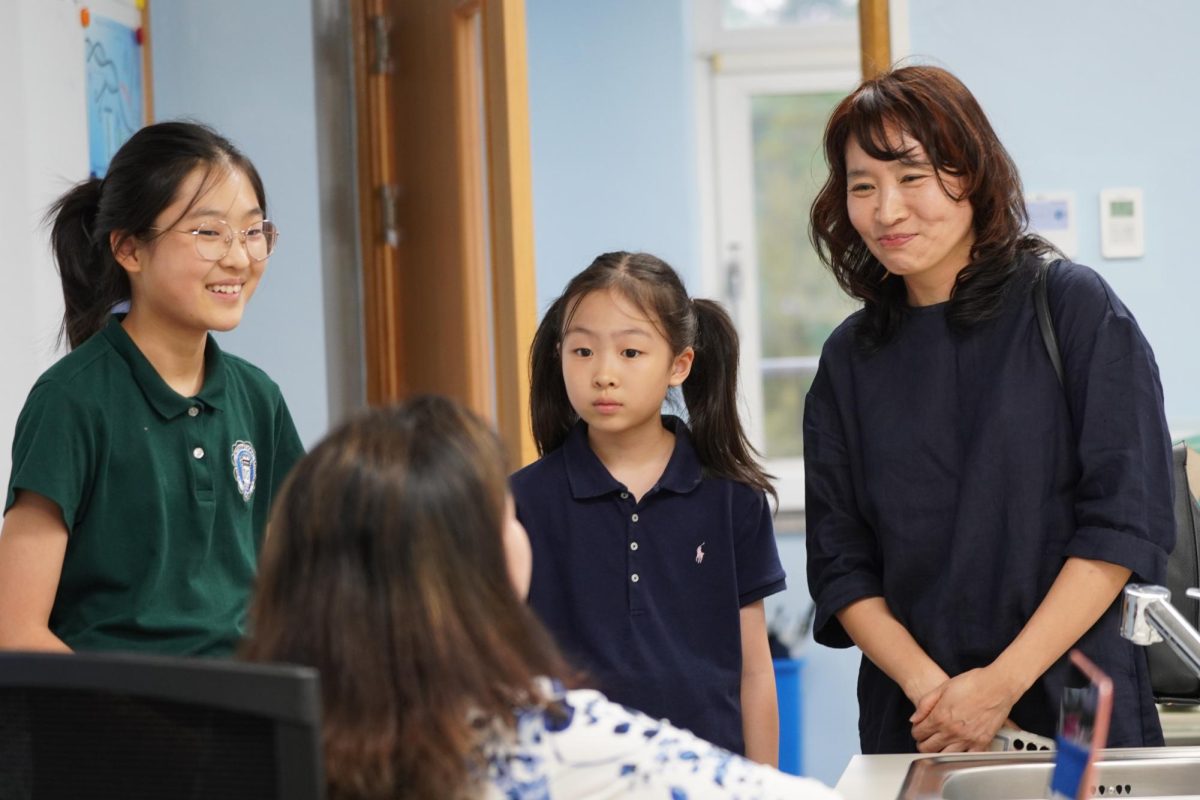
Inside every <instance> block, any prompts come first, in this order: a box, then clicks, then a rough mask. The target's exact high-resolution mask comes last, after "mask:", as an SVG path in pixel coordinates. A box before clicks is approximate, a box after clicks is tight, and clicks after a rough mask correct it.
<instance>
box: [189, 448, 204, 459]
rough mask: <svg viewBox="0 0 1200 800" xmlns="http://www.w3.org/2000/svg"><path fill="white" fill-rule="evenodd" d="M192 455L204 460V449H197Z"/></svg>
mask: <svg viewBox="0 0 1200 800" xmlns="http://www.w3.org/2000/svg"><path fill="white" fill-rule="evenodd" d="M192 455H194V456H195V457H196V458H204V448H203V447H197V448H196V449H195V450H193V451H192Z"/></svg>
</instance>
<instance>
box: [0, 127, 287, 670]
mask: <svg viewBox="0 0 1200 800" xmlns="http://www.w3.org/2000/svg"><path fill="white" fill-rule="evenodd" d="M266 206H267V203H266V195H265V193H264V191H263V185H262V180H261V179H260V178H259V175H258V172H257V171H256V170H255V168H254V165H253V164H251V163H250V161H249V159H247V158H246V157H245V156H244V155H242V153H241V152H239V151H238V150H237V149H236V148H235V147H234V146H233V145H232V144H231V143H230V142H229V141H228V140H226V139H224V138H223V137H221V136H219V135H218V134H217V133H215V132H214V131H212V130H210V129H209V128H206V127H204V126H202V125H197V124H194V123H187V122H163V123H158V124H155V125H150V126H148V127H145V128H142V129H141V130H139V131H138V132H137V133H135V134H134V135H133V136H132V137H131V138H130V139H129V140H128V141H127V142H126V143H125V144H124V145H123V146H122V147H121V148H120V150H119V151H118V152H117V153H116V155H115V156H113V159H112V163H111V165H110V166H109V169H108V173H107V175H106V177H105V178H104V179H103V180H99V179H96V178H92V179H90V180H87V181H84V182H82V183H80V184H78V185H77V186H75V187H74V188H72V189H71V190H70V191H68V192H67V193H66V194H64V195H63V196H62V197H61V198H60V199H59V200H58V201H57V202H56V203H55V204H54V206H53V208H52V209H51V211H50V214H49V215H48V216H49V217H50V218H52V219H53V231H52V235H51V243H52V245H53V250H54V257H55V260H56V262H57V264H58V269H59V272H60V274H61V277H62V284H63V297H64V300H65V301H66V312H65V315H64V318H63V331H64V334H65V336H66V338H67V340H68V341H69V344H70V347H71V348H72V350H71V352H70V353H69V354H67V355H66V356H64V357H63V358H62V359H60V360H59V361H58V362H57V363H56V364H54V365H53V366H52V367H50V369H48V370H47V371H46V372H45V373H44V374H43V375H42V376H41V377H40V378H39V379H38V381H37V383H36V384H34V387H33V390H32V391H31V392H30V394H29V397H28V399H27V400H26V403H25V407H24V408H23V409H22V411H21V414H20V417H19V418H18V420H17V429H16V435H15V436H14V439H13V460H12V461H13V468H12V476H11V479H10V481H9V486H8V496H7V499H6V501H5V505H4V508H5V517H4V528H3V532H2V534H0V648H6V649H23V650H68V649H79V650H136V651H153V652H159V653H165V654H176V655H229V654H231V653H232V652H233V649H234V647H235V645H236V643H237V641H238V639H239V638H240V637H241V635H242V633H243V630H244V626H245V616H246V606H247V604H248V602H249V596H250V589H251V584H252V581H253V578H254V571H255V568H256V565H257V556H258V547H259V543H260V542H261V539H262V535H263V530H264V526H265V523H266V518H267V511H268V507H269V505H270V502H271V498H272V496H273V494H274V492H275V489H276V487H277V486H278V484H279V483H281V482H282V479H283V476H284V475H285V474H286V473H287V471H288V469H289V468H290V467H291V465H292V464H293V462H295V460H296V459H297V458H299V457H300V456H301V455H302V454H303V448H302V446H301V444H300V439H299V437H298V436H297V435H296V429H295V426H294V425H293V424H292V419H291V416H290V415H289V413H288V409H287V406H286V405H285V403H284V401H283V397H282V396H281V395H280V393H279V388H278V387H277V386H276V385H275V383H274V382H272V381H271V379H270V378H268V377H267V376H266V375H265V374H264V373H263V372H262V371H261V370H259V369H257V368H256V367H253V366H251V365H250V364H248V363H246V362H245V361H243V360H241V359H239V358H237V357H235V356H231V355H229V354H227V353H224V352H222V351H221V349H220V348H219V347H218V346H217V343H216V341H214V340H213V338H212V336H211V335H209V331H228V330H231V329H233V328H234V327H236V326H237V324H238V323H239V322H240V321H241V319H242V313H243V311H244V309H245V307H246V303H247V302H249V300H250V297H251V295H252V294H253V293H254V290H255V288H256V287H257V286H258V282H259V280H261V278H262V275H263V272H264V270H265V269H266V265H267V258H268V257H269V256H270V255H271V253H272V251H273V250H274V248H275V243H276V239H277V237H278V230H277V228H276V227H275V224H274V223H273V222H271V221H270V220H268V219H267V218H266ZM123 301H128V302H129V309H128V313H125V314H119V313H112V309H113V308H114V307H115V306H117V305H118V304H119V303H121V302H123Z"/></svg>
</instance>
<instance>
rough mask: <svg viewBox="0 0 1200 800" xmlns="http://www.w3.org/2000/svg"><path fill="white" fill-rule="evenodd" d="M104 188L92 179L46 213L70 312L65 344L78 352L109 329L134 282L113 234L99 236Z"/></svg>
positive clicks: (66, 319)
mask: <svg viewBox="0 0 1200 800" xmlns="http://www.w3.org/2000/svg"><path fill="white" fill-rule="evenodd" d="M102 187H103V182H102V181H100V180H99V179H98V178H89V179H88V180H86V181H83V182H82V183H79V184H77V185H76V186H75V187H73V188H72V189H71V190H70V191H68V192H67V193H66V194H64V195H63V196H62V197H60V198H59V199H58V200H57V201H56V202H55V203H54V205H52V206H51V207H50V210H49V211H48V212H47V213H46V219H47V221H50V222H52V223H53V227H52V228H51V232H50V246H51V249H52V251H53V253H54V260H55V262H56V263H57V264H58V274H59V276H60V277H61V279H62V287H63V301H64V306H65V310H64V312H63V321H62V328H61V330H60V333H59V341H60V343H61V341H62V339H63V338H65V339H66V340H67V342H68V344H69V345H70V347H71V348H72V349H74V348H76V347H78V346H79V345H81V344H83V343H84V342H85V341H87V340H88V338H89V337H91V336H92V335H93V334H95V333H96V332H98V331H99V330H100V329H101V328H103V327H104V323H105V320H107V319H108V315H109V313H110V312H111V310H112V307H113V306H115V305H116V304H117V303H119V302H121V301H122V300H128V299H129V277H128V276H127V275H126V274H125V270H124V269H122V268H121V265H120V264H118V263H117V261H116V259H115V258H113V254H112V248H111V247H110V245H109V241H108V233H109V232H108V231H102V230H101V231H98V230H96V215H97V213H98V212H99V210H100V197H101V190H102Z"/></svg>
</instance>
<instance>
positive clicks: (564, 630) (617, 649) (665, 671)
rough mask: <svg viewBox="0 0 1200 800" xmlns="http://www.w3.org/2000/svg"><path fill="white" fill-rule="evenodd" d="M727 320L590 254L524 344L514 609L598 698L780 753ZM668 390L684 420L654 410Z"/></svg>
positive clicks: (649, 272) (755, 516) (763, 537)
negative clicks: (522, 581) (526, 364)
mask: <svg viewBox="0 0 1200 800" xmlns="http://www.w3.org/2000/svg"><path fill="white" fill-rule="evenodd" d="M737 362H738V338H737V331H736V330H735V329H734V327H733V323H732V321H731V320H730V319H729V316H728V315H727V314H726V313H725V312H724V311H723V310H722V309H721V307H720V306H719V305H717V304H716V303H714V302H712V301H709V300H693V299H691V298H689V297H688V294H687V291H686V290H685V289H684V287H683V283H682V282H681V281H680V279H679V276H678V275H676V273H675V271H674V270H673V269H671V267H670V266H668V265H667V264H666V263H664V262H663V261H661V260H660V259H658V258H655V257H654V256H652V255H649V254H646V253H622V252H619V253H605V254H604V255H601V256H599V257H598V258H596V259H595V261H593V262H592V264H591V266H589V267H588V268H587V269H585V270H584V271H583V272H581V273H580V274H578V275H577V276H575V277H574V278H573V279H572V280H571V281H570V283H569V284H568V285H567V288H566V290H565V291H564V292H563V294H562V296H561V297H559V298H558V299H557V300H555V301H554V302H553V304H551V306H550V308H549V310H548V311H547V312H546V315H545V317H543V319H542V322H541V324H540V325H539V327H538V329H537V332H536V334H535V335H534V341H533V346H532V348H531V352H530V371H531V374H532V387H531V408H532V423H533V435H534V439H535V441H536V444H537V447H538V452H539V453H541V454H542V458H541V459H540V460H539V461H537V462H535V463H533V464H531V465H529V466H527V467H526V468H524V469H523V470H521V471H519V472H517V473H516V474H515V475H513V477H512V491H513V497H514V498H515V500H516V504H517V515H518V517H519V518H520V520H521V522H522V523H523V524H524V525H525V527H526V529H528V530H529V535H530V539H531V541H532V542H533V552H534V560H533V563H534V570H533V583H532V588H531V589H530V595H529V599H530V604H531V605H532V606H533V608H534V610H535V611H536V612H537V613H538V615H539V616H540V617H541V619H542V621H543V622H545V623H546V625H547V627H549V629H550V632H551V633H552V634H553V635H554V637H555V639H556V640H557V641H558V643H559V645H560V646H561V647H562V648H563V650H564V651H565V653H566V655H567V656H568V658H571V659H572V660H573V661H575V662H577V665H579V666H581V667H583V668H584V669H586V670H587V671H588V673H589V674H590V675H591V676H592V678H593V679H595V680H596V681H597V683H598V685H599V687H600V688H601V689H602V690H603V691H605V692H606V693H608V694H609V695H610V696H611V697H612V698H613V699H614V700H616V701H618V702H620V703H624V704H625V705H628V706H632V707H633V708H636V709H638V710H640V711H643V712H645V713H647V714H649V715H651V716H655V717H666V718H668V719H670V720H671V721H672V722H673V723H675V724H676V725H679V726H681V727H684V728H688V729H689V730H691V731H693V732H694V733H696V734H697V735H698V736H701V737H702V738H705V739H708V740H710V741H712V742H715V743H716V744H718V745H720V746H721V747H724V748H726V749H728V750H732V751H734V752H737V753H745V754H746V755H747V756H748V757H749V758H751V759H753V760H755V761H760V762H763V763H768V764H777V763H778V757H779V754H778V746H779V744H778V741H779V712H778V707H777V705H776V698H775V674H774V667H773V664H772V661H771V654H770V650H769V648H768V645H767V629H766V618H765V613H764V611H763V598H764V597H766V596H768V595H770V594H773V593H775V592H779V591H782V590H783V589H784V586H785V584H784V572H783V568H782V567H781V566H780V563H779V555H778V552H777V551H776V547H775V536H774V530H773V527H772V522H771V507H770V506H769V505H768V503H767V498H766V494H767V493H768V492H769V493H771V494H774V490H773V488H772V487H771V484H770V482H769V481H768V478H767V476H766V475H765V474H764V473H763V470H762V468H761V467H760V466H759V465H758V463H757V462H756V461H755V459H754V455H753V450H752V449H751V447H750V445H749V444H748V442H747V440H746V436H745V434H744V432H743V430H742V425H741V422H740V420H739V419H738V413H737V394H736V393H737ZM672 387H680V388H681V389H682V394H683V399H684V402H685V405H686V410H687V414H688V422H687V423H686V424H685V423H684V422H683V421H682V420H680V419H679V418H677V417H674V416H662V415H661V409H662V405H663V401H664V399H665V398H666V396H667V393H668V390H670V389H671V388H672Z"/></svg>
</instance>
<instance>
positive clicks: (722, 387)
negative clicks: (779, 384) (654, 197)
mask: <svg viewBox="0 0 1200 800" xmlns="http://www.w3.org/2000/svg"><path fill="white" fill-rule="evenodd" d="M610 289H611V290H615V291H618V292H620V293H621V295H622V296H623V297H625V298H626V299H628V300H629V302H631V303H633V304H634V305H635V306H636V307H637V308H638V309H639V310H640V311H641V312H642V313H644V314H646V315H647V316H648V317H650V318H652V319H655V320H656V321H657V324H658V326H659V329H660V330H661V331H662V333H663V336H664V337H665V338H666V340H667V342H668V343H669V344H670V346H671V352H673V353H676V354H678V353H682V352H683V351H684V350H685V349H687V348H688V347H691V348H692V349H693V350H694V351H695V354H696V355H695V359H694V360H693V362H692V371H691V374H690V375H688V378H687V380H685V381H684V382H683V386H682V394H683V401H684V405H685V407H686V409H687V415H688V428H689V429H690V430H691V433H692V440H693V442H694V444H695V447H696V455H697V456H698V457H699V459H700V463H701V464H702V465H703V466H704V467H705V469H707V470H708V471H709V472H710V473H711V474H714V475H720V476H722V477H726V478H731V479H733V480H737V481H741V482H743V483H746V484H749V485H750V486H753V487H755V488H757V489H760V490H762V491H764V492H768V493H770V494H771V495H772V496H775V489H774V487H773V486H772V485H771V481H770V476H768V475H767V474H766V473H765V472H764V471H763V469H762V467H761V466H760V465H759V463H758V461H757V459H756V457H755V456H756V454H755V450H754V448H753V447H752V446H751V445H750V442H749V440H748V439H747V438H746V433H745V431H744V430H743V428H742V422H741V420H740V419H739V418H738V410H737V368H738V334H737V328H735V327H734V325H733V320H731V319H730V318H729V315H728V314H727V313H725V310H724V309H723V308H721V306H720V305H719V304H717V303H715V302H713V301H711V300H700V299H697V300H693V299H691V298H690V297H688V293H687V289H685V288H684V286H683V281H681V280H680V279H679V275H678V274H676V272H675V270H673V269H672V268H671V267H670V265H669V264H667V263H666V262H665V261H663V260H662V259H660V258H656V257H655V256H652V255H650V254H649V253H625V252H615V253H604V254H603V255H600V256H598V257H597V258H596V260H595V261H593V262H592V263H591V265H590V266H589V267H588V268H587V269H585V270H584V271H583V272H581V273H579V274H578V275H576V276H575V277H574V278H572V279H571V282H570V283H568V284H567V288H566V290H565V291H563V293H562V295H561V296H560V297H559V298H558V299H557V300H555V301H554V302H553V303H551V304H550V308H549V310H547V311H546V314H545V316H544V317H542V321H541V324H539V325H538V329H537V332H536V333H535V334H534V337H533V345H532V347H531V348H530V352H529V371H530V383H531V388H530V400H529V404H530V412H531V417H532V424H533V439H534V442H536V443H537V448H538V453H540V454H542V455H544V454H546V453H549V452H550V451H552V450H556V449H558V448H559V447H560V446H562V443H563V442H564V441H565V440H566V438H567V434H568V433H569V432H570V430H571V427H572V426H573V425H574V424H575V422H576V421H577V420H578V419H579V415H578V414H576V413H575V409H574V408H572V407H571V402H570V400H569V399H568V398H567V387H566V384H565V383H564V382H563V374H562V355H561V353H560V347H559V346H560V345H561V343H562V337H563V332H564V331H565V330H566V329H567V326H568V325H569V324H570V321H571V318H572V317H573V316H574V314H575V309H577V308H578V307H579V303H580V301H582V300H583V298H584V297H585V296H586V295H588V294H590V293H591V292H596V291H608V290H610Z"/></svg>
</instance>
